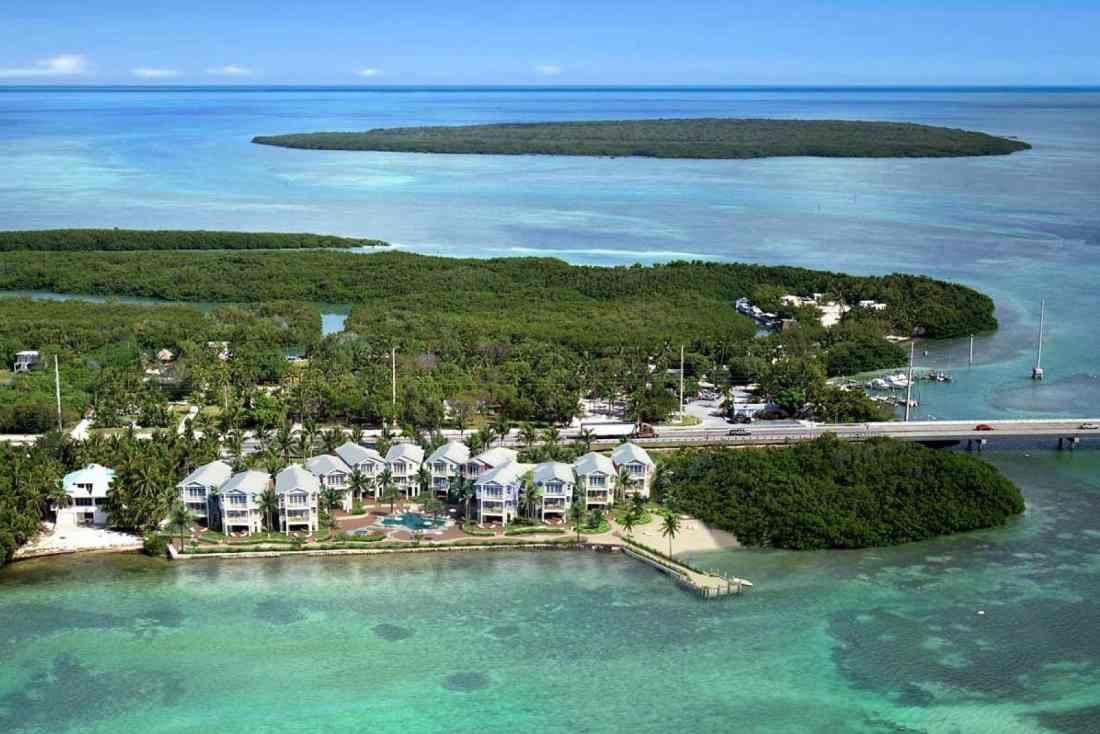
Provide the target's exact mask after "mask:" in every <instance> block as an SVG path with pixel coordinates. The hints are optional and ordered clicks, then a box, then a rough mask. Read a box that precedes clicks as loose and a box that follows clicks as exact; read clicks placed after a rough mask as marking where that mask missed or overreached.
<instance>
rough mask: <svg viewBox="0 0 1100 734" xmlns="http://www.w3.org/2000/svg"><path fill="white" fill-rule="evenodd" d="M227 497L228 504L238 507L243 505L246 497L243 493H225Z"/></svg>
mask: <svg viewBox="0 0 1100 734" xmlns="http://www.w3.org/2000/svg"><path fill="white" fill-rule="evenodd" d="M227 499H228V500H229V504H231V505H234V506H238V507H243V506H244V504H245V501H246V498H245V496H244V495H243V494H231V495H227Z"/></svg>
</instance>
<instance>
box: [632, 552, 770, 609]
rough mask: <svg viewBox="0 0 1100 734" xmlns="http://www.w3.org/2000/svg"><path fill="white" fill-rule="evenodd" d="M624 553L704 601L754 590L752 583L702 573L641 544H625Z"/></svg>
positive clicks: (717, 574)
mask: <svg viewBox="0 0 1100 734" xmlns="http://www.w3.org/2000/svg"><path fill="white" fill-rule="evenodd" d="M621 548H622V550H623V553H625V554H626V555H628V556H630V557H631V558H633V559H635V560H638V561H641V562H642V563H645V564H648V565H649V566H651V567H653V568H655V569H657V570H658V571H660V572H661V573H664V574H668V575H669V576H671V577H673V578H674V579H675V580H676V583H678V584H679V585H680V586H681V587H683V588H685V589H687V590H688V591H691V592H692V593H694V594H696V595H697V596H699V597H701V598H703V599H717V598H718V597H722V596H729V595H731V594H740V593H741V592H743V591H745V590H746V589H751V588H752V582H751V581H748V580H746V579H742V578H736V577H731V576H725V575H723V574H720V573H718V572H716V571H715V572H706V573H704V572H701V571H697V570H695V569H693V568H690V567H688V566H685V565H684V564H682V563H680V562H678V561H675V560H670V559H668V558H666V557H665V556H664V555H663V554H659V553H657V552H655V551H653V550H652V549H649V548H647V547H646V546H644V545H641V544H640V543H634V542H630V543H623V544H622V546H621Z"/></svg>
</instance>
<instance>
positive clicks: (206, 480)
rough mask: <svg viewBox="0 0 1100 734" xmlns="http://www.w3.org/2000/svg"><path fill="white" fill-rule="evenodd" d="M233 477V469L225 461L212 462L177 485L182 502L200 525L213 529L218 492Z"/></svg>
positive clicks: (216, 511) (216, 512) (196, 470)
mask: <svg viewBox="0 0 1100 734" xmlns="http://www.w3.org/2000/svg"><path fill="white" fill-rule="evenodd" d="M231 476H233V467H231V466H229V464H226V463H225V462H224V461H211V462H210V463H209V464H203V465H202V466H200V467H199V468H197V469H195V471H193V472H191V473H190V474H188V475H187V476H186V477H184V479H183V481H182V482H180V483H179V484H177V485H176V492H177V493H178V494H179V498H180V502H182V503H183V504H184V506H185V507H186V508H187V509H188V510H190V511H191V514H192V515H194V516H195V522H197V523H198V524H199V525H202V526H204V527H211V525H212V523H211V520H215V521H216V520H217V515H218V492H219V491H220V490H221V488H222V486H223V485H224V484H225V483H226V482H228V481H229V478H230V477H231ZM213 524H215V525H216V524H217V523H216V522H215V523H213Z"/></svg>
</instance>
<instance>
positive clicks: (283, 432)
mask: <svg viewBox="0 0 1100 734" xmlns="http://www.w3.org/2000/svg"><path fill="white" fill-rule="evenodd" d="M274 444H275V448H276V450H277V451H278V452H279V453H280V454H282V455H283V461H284V462H286V463H288V464H289V463H290V452H291V450H292V449H293V448H294V434H292V433H291V431H290V424H289V423H284V424H283V425H281V426H279V429H278V430H277V431H275V439H274Z"/></svg>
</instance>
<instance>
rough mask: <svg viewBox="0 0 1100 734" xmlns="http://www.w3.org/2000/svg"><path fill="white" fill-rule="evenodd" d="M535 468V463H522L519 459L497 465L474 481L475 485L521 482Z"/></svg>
mask: <svg viewBox="0 0 1100 734" xmlns="http://www.w3.org/2000/svg"><path fill="white" fill-rule="evenodd" d="M534 468H535V465H534V464H521V463H520V462H518V461H510V462H508V463H507V464H504V465H502V466H496V467H493V468H492V469H490V470H489V471H487V472H485V473H484V474H482V475H481V476H480V477H478V478H477V481H476V482H474V484H475V485H479V484H489V483H491V482H495V483H496V484H519V482H520V480H522V479H523V477H524V475H525V474H527V472H529V471H531V470H532V469H534Z"/></svg>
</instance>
